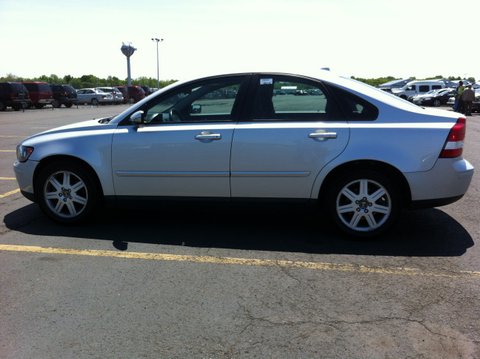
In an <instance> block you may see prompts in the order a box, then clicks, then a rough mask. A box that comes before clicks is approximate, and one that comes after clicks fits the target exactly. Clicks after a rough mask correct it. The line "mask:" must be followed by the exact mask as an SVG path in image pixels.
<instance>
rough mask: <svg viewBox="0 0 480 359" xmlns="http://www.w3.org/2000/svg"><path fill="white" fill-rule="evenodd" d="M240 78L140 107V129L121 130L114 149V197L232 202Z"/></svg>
mask: <svg viewBox="0 0 480 359" xmlns="http://www.w3.org/2000/svg"><path fill="white" fill-rule="evenodd" d="M244 79H245V77H243V76H235V77H225V78H216V79H210V80H205V81H203V82H202V81H200V82H195V83H192V84H187V85H185V86H183V87H181V88H177V89H174V90H172V92H166V93H165V94H164V95H161V96H157V97H155V98H154V99H152V101H150V102H149V103H147V104H146V105H145V106H143V107H142V109H141V111H142V123H141V124H138V125H133V124H131V123H126V124H125V125H123V126H122V125H120V126H119V128H118V129H117V131H116V132H115V134H114V138H113V144H112V146H113V148H112V153H113V155H112V156H113V159H112V164H113V180H114V184H115V192H116V194H117V196H162V197H230V151H231V145H232V137H233V131H234V120H235V119H234V117H235V116H234V110H235V108H236V106H235V104H236V101H237V99H238V97H239V96H238V94H239V92H240V88H241V86H242V82H243V81H244ZM137 116H138V113H137ZM132 117H133V116H132Z"/></svg>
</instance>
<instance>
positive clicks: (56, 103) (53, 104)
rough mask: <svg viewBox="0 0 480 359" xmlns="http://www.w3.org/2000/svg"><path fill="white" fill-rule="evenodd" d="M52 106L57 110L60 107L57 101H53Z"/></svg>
mask: <svg viewBox="0 0 480 359" xmlns="http://www.w3.org/2000/svg"><path fill="white" fill-rule="evenodd" d="M52 106H53V107H54V108H59V107H60V106H61V105H60V102H59V101H58V100H54V101H53V102H52Z"/></svg>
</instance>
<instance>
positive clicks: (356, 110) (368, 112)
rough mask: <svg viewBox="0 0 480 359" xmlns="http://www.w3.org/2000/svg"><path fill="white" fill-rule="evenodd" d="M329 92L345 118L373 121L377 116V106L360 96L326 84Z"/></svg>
mask: <svg viewBox="0 0 480 359" xmlns="http://www.w3.org/2000/svg"><path fill="white" fill-rule="evenodd" d="M327 87H328V91H329V93H332V94H333V95H334V96H335V99H336V100H337V102H338V105H339V107H340V110H341V113H342V115H343V116H346V118H345V119H346V120H349V121H352V120H357V121H373V120H376V119H377V117H378V108H377V107H376V106H374V105H372V104H371V103H370V102H368V101H366V100H364V99H362V98H361V97H359V96H357V95H355V94H353V93H351V92H349V91H346V90H343V89H341V88H339V87H336V86H332V85H328V86H327Z"/></svg>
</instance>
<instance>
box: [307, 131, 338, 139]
mask: <svg viewBox="0 0 480 359" xmlns="http://www.w3.org/2000/svg"><path fill="white" fill-rule="evenodd" d="M308 137H310V138H313V139H316V140H331V139H335V138H337V133H336V132H327V131H323V130H319V131H316V132H312V133H311V134H309V135H308Z"/></svg>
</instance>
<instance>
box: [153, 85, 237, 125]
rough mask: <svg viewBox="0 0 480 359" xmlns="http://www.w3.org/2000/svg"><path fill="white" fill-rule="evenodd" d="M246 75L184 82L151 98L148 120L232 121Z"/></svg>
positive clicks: (161, 121) (158, 121)
mask: <svg viewBox="0 0 480 359" xmlns="http://www.w3.org/2000/svg"><path fill="white" fill-rule="evenodd" d="M243 80H244V77H240V76H239V77H233V78H232V77H228V78H218V79H209V80H205V81H203V82H195V83H193V84H191V85H186V86H182V88H180V89H174V90H172V91H170V92H169V93H166V94H164V95H162V96H159V97H157V98H155V99H153V100H152V101H150V102H149V103H148V104H147V105H146V106H145V107H144V109H143V111H144V114H143V121H144V122H145V123H163V122H212V121H213V122H216V121H232V120H233V112H234V105H235V101H236V100H237V98H238V94H239V92H240V87H241V85H242V82H243Z"/></svg>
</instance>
